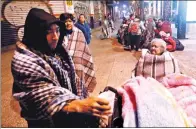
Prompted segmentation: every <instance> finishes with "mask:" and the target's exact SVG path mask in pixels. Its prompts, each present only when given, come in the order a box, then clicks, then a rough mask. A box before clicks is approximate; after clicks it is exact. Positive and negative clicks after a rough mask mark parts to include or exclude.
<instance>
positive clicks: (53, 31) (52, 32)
mask: <svg viewBox="0 0 196 129" xmlns="http://www.w3.org/2000/svg"><path fill="white" fill-rule="evenodd" d="M54 33H60V28H59V27H57V28H56V29H50V30H47V34H54Z"/></svg>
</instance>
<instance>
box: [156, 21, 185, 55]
mask: <svg viewBox="0 0 196 129" xmlns="http://www.w3.org/2000/svg"><path fill="white" fill-rule="evenodd" d="M155 37H157V38H161V39H163V40H164V41H165V42H166V43H167V46H168V47H167V50H168V51H170V52H173V51H176V50H177V51H183V50H184V45H183V44H182V43H181V42H180V41H179V40H178V39H177V38H175V37H173V36H172V29H171V23H170V22H168V21H163V20H162V19H159V20H158V22H157V24H156V29H155Z"/></svg>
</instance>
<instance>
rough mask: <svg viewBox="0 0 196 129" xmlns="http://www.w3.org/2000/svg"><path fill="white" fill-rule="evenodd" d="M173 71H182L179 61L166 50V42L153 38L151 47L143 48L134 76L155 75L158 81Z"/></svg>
mask: <svg viewBox="0 0 196 129" xmlns="http://www.w3.org/2000/svg"><path fill="white" fill-rule="evenodd" d="M171 73H180V70H179V65H178V61H177V60H176V59H175V58H174V57H173V55H172V54H171V53H170V52H168V51H167V50H166V42H165V41H164V40H162V39H153V40H152V41H151V45H150V49H149V50H148V49H142V55H141V57H140V59H139V61H138V63H137V64H136V67H135V69H134V70H133V72H132V76H133V77H134V76H144V77H153V78H155V79H156V80H158V81H161V80H162V78H163V77H164V76H166V75H168V74H171Z"/></svg>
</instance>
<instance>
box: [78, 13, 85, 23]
mask: <svg viewBox="0 0 196 129" xmlns="http://www.w3.org/2000/svg"><path fill="white" fill-rule="evenodd" d="M79 20H80V22H81V23H84V22H85V18H84V15H81V16H80V17H79Z"/></svg>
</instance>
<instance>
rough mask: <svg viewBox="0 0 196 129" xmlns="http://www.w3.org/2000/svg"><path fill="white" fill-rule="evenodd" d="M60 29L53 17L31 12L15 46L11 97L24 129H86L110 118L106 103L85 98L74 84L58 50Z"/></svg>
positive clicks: (70, 62)
mask: <svg viewBox="0 0 196 129" xmlns="http://www.w3.org/2000/svg"><path fill="white" fill-rule="evenodd" d="M64 28H65V24H64V23H62V22H60V21H59V20H58V19H56V18H55V17H54V16H52V15H50V14H49V13H47V12H45V11H44V10H42V9H37V8H32V9H31V10H30V11H29V13H28V15H27V18H26V21H25V27H24V36H23V39H22V42H17V45H16V51H15V53H14V57H13V59H12V64H11V70H12V75H13V79H14V83H13V97H14V98H15V99H17V100H18V101H19V103H20V106H21V116H22V117H23V118H24V119H25V120H26V121H27V123H28V127H37V128H43V127H45V128H46V127H47V128H49V127H53V128H55V127H89V125H88V124H95V123H93V122H92V121H91V120H93V119H95V118H96V119H97V118H102V117H103V116H108V115H109V114H111V112H110V105H109V101H107V100H105V99H101V98H98V97H88V96H86V93H84V92H86V87H84V85H78V84H76V72H75V70H74V64H73V60H72V58H71V57H70V56H69V54H68V52H67V50H66V49H64V47H63V46H62V43H63V37H64ZM73 121H74V122H73ZM93 127H95V126H93Z"/></svg>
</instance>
